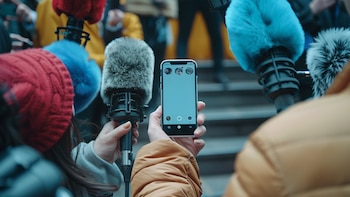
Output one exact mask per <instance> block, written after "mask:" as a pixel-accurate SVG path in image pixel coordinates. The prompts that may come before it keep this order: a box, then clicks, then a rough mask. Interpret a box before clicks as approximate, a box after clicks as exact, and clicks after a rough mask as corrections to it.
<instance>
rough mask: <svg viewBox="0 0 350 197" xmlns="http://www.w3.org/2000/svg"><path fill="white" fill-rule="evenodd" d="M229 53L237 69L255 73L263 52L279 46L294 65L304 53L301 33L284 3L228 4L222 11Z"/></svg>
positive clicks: (252, 0)
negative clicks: (231, 54) (287, 52)
mask: <svg viewBox="0 0 350 197" xmlns="http://www.w3.org/2000/svg"><path fill="white" fill-rule="evenodd" d="M225 20H226V26H227V31H228V37H229V41H230V49H231V51H232V53H233V54H234V55H235V57H236V59H237V61H238V62H239V63H240V65H241V67H242V68H243V69H244V70H245V71H248V72H252V73H255V69H256V67H257V66H258V64H257V62H256V59H257V57H259V56H260V54H261V53H262V52H264V51H267V50H269V49H271V48H274V47H277V46H282V47H285V48H286V49H289V52H290V54H291V57H290V58H291V59H292V60H293V61H296V60H297V59H298V58H299V57H300V55H301V54H302V52H303V50H304V42H305V41H304V40H305V39H304V32H303V29H302V26H301V24H300V23H299V20H298V18H297V17H296V15H295V13H294V11H293V10H292V8H291V6H290V4H289V3H288V2H287V0H277V1H276V0H232V1H231V3H230V5H229V7H228V8H227V11H226V16H225Z"/></svg>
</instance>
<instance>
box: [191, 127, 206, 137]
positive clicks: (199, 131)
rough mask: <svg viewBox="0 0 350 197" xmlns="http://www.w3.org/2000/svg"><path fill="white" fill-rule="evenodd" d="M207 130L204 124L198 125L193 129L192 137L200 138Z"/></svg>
mask: <svg viewBox="0 0 350 197" xmlns="http://www.w3.org/2000/svg"><path fill="white" fill-rule="evenodd" d="M206 132H207V128H206V127H205V126H204V125H200V126H198V127H197V128H196V130H194V132H193V133H194V138H201V137H202V136H204V135H205V133H206Z"/></svg>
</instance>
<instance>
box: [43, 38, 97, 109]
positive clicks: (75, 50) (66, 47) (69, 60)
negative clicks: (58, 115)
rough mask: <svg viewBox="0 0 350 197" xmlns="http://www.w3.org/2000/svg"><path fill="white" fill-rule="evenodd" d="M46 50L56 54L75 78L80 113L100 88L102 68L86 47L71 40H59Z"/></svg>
mask: <svg viewBox="0 0 350 197" xmlns="http://www.w3.org/2000/svg"><path fill="white" fill-rule="evenodd" d="M44 49H45V50H48V51H50V52H51V53H53V54H55V55H56V56H57V57H58V58H59V59H60V60H61V61H62V62H63V64H64V65H65V66H66V67H67V69H68V71H69V73H70V76H71V78H72V80H73V87H74V109H75V113H80V112H81V111H83V110H84V109H86V108H87V106H88V105H89V104H90V103H91V102H92V100H93V99H94V98H95V97H96V95H97V94H98V92H99V90H100V85H101V69H100V67H99V66H98V65H97V63H96V62H95V61H93V60H89V54H88V53H87V51H86V50H85V48H84V47H82V46H80V45H79V44H77V43H75V42H72V41H69V40H65V39H64V40H59V41H56V42H54V43H52V44H50V45H48V46H46V47H44Z"/></svg>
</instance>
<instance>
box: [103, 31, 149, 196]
mask: <svg viewBox="0 0 350 197" xmlns="http://www.w3.org/2000/svg"><path fill="white" fill-rule="evenodd" d="M105 57H106V59H105V62H104V65H103V70H102V85H101V90H100V94H101V97H102V100H103V102H104V104H106V105H107V107H108V111H107V117H109V118H111V119H112V120H114V121H116V122H119V123H124V122H127V121H131V123H132V125H133V126H132V127H134V125H135V123H136V122H142V121H143V119H144V107H147V104H148V102H149V101H150V100H151V98H152V85H153V69H154V61H155V60H154V53H153V50H152V49H151V48H150V47H149V46H148V44H146V42H144V41H143V40H138V39H134V38H129V37H120V38H116V39H114V40H113V41H111V42H110V43H109V44H108V45H107V46H106V50H105ZM121 152H122V167H123V173H124V182H125V183H126V184H125V185H126V191H125V192H126V194H128V192H129V191H128V188H127V187H128V183H130V176H131V168H132V159H133V155H132V129H131V131H129V132H128V133H127V134H126V135H125V136H123V137H122V138H121Z"/></svg>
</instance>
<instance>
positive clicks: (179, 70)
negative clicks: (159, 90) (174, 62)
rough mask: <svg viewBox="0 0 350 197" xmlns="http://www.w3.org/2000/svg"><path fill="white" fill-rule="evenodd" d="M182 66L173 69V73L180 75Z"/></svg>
mask: <svg viewBox="0 0 350 197" xmlns="http://www.w3.org/2000/svg"><path fill="white" fill-rule="evenodd" d="M182 72H183V71H182V68H176V69H175V73H176V74H178V75H181V74H182Z"/></svg>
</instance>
